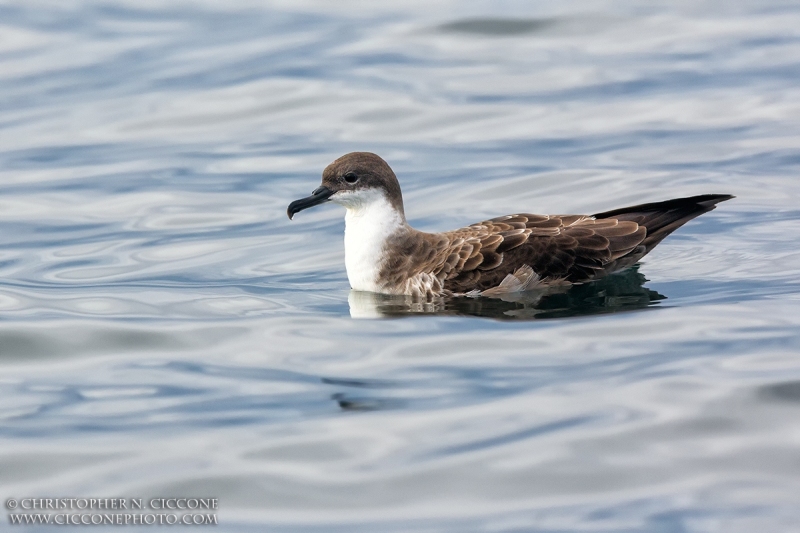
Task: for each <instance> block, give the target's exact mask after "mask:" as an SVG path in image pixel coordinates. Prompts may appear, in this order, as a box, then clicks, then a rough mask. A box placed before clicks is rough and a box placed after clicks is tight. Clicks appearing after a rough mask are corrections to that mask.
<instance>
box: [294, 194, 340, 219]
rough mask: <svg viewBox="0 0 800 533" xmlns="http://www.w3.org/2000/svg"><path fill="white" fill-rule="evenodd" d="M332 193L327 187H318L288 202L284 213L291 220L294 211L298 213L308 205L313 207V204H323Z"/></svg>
mask: <svg viewBox="0 0 800 533" xmlns="http://www.w3.org/2000/svg"><path fill="white" fill-rule="evenodd" d="M332 195H333V191H332V190H330V189H329V188H327V187H319V188H318V189H314V192H312V193H311V196H308V197H306V198H300V199H299V200H295V201H294V202H292V203H290V204H289V208H288V209H287V210H286V214H287V215H289V220H291V219H292V217H293V216H294V215H295V213H299V212H300V211H302V210H303V209H308V208H309V207H314V206H315V205H319V204H324V203H325V202H327V201H328V198H330V197H331V196H332Z"/></svg>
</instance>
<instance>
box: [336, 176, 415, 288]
mask: <svg viewBox="0 0 800 533" xmlns="http://www.w3.org/2000/svg"><path fill="white" fill-rule="evenodd" d="M331 201H332V202H336V203H337V204H340V205H343V206H344V207H345V208H347V214H346V215H345V217H344V220H345V230H344V262H345V266H346V267H347V279H348V280H349V281H350V286H351V287H352V288H353V289H355V290H357V291H370V292H386V288H385V287H383V286H382V285H381V283H380V282H379V278H378V276H379V274H380V271H381V265H382V264H383V259H384V257H385V256H384V254H385V251H386V241H387V239H388V238H389V237H391V236H392V235H393V234H394V233H395V232H397V231H398V230H400V229H402V228H403V227H404V226H405V219H404V218H403V216H402V215H401V214H400V213H398V212H397V211H396V210H395V209H394V208H393V207H392V205H391V204H390V203H389V202H388V200H386V196H385V195H384V194H383V192H382V191H379V190H376V189H364V190H359V191H347V192H344V191H343V192H338V193H336V194H335V195H333V196H332V197H331Z"/></svg>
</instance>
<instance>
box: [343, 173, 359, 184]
mask: <svg viewBox="0 0 800 533" xmlns="http://www.w3.org/2000/svg"><path fill="white" fill-rule="evenodd" d="M344 181H346V182H347V183H355V182H357V181H358V176H356V175H355V173H354V172H348V173H347V174H345V175H344Z"/></svg>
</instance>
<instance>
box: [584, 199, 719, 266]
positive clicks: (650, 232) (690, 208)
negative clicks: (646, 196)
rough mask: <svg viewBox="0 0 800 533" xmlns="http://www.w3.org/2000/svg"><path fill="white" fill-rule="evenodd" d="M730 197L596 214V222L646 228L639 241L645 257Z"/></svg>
mask: <svg viewBox="0 0 800 533" xmlns="http://www.w3.org/2000/svg"><path fill="white" fill-rule="evenodd" d="M731 198H734V196H732V195H730V194H703V195H700V196H691V197H689V198H675V199H674V200H667V201H666V202H654V203H652V204H641V205H634V206H631V207H623V208H621V209H614V210H613V211H605V212H604V213H597V214H596V215H594V217H595V218H598V219H601V218H616V219H617V220H632V221H634V222H636V223H637V224H639V225H640V226H644V227H645V228H647V236H646V237H645V239H644V241H642V244H641V246H644V247H645V249H644V253H642V254H641V255H640V256H639V257H641V256H643V255H645V254H646V253H648V252H649V251H650V250H652V249H653V247H654V246H655V245H656V244H658V243H660V242H661V241H662V239H664V237H666V236H667V235H669V234H670V233H672V232H673V231H675V230H676V229H678V228H680V227H681V226H683V225H684V224H686V223H687V222H689V221H690V220H692V219H693V218H695V217H698V216H700V215H702V214H703V213H708V212H709V211H711V210H713V209H714V208H715V207H716V204H718V203H720V202H724V201H725V200H730V199H731Z"/></svg>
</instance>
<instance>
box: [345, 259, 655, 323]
mask: <svg viewBox="0 0 800 533" xmlns="http://www.w3.org/2000/svg"><path fill="white" fill-rule="evenodd" d="M646 282H647V280H646V279H645V277H644V276H643V275H642V274H640V273H639V269H638V265H636V266H633V267H631V268H629V269H626V270H624V271H622V272H617V273H615V274H612V275H610V276H608V277H606V278H602V279H599V280H597V281H593V282H591V283H585V284H583V285H573V286H570V287H554V288H550V289H547V290H541V291H530V292H524V293H517V294H511V295H504V296H503V297H502V298H482V297H477V298H472V297H466V296H460V297H450V298H444V297H440V298H434V299H432V300H430V301H426V300H419V299H415V298H413V297H411V296H390V295H384V294H375V293H371V292H359V291H350V296H349V298H348V301H349V303H350V316H352V317H353V318H385V317H402V316H413V315H428V314H430V315H450V316H462V315H470V316H480V317H487V318H499V319H528V320H530V319H534V318H537V319H538V318H562V317H573V316H584V315H596V314H604V313H616V312H619V311H630V310H633V309H642V308H645V307H648V306H650V305H652V304H654V303H655V302H658V301H659V300H664V299H666V296H663V295H661V294H659V293H658V292H656V291H653V290H650V289H648V288H647V287H645V286H644V284H645V283H646Z"/></svg>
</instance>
